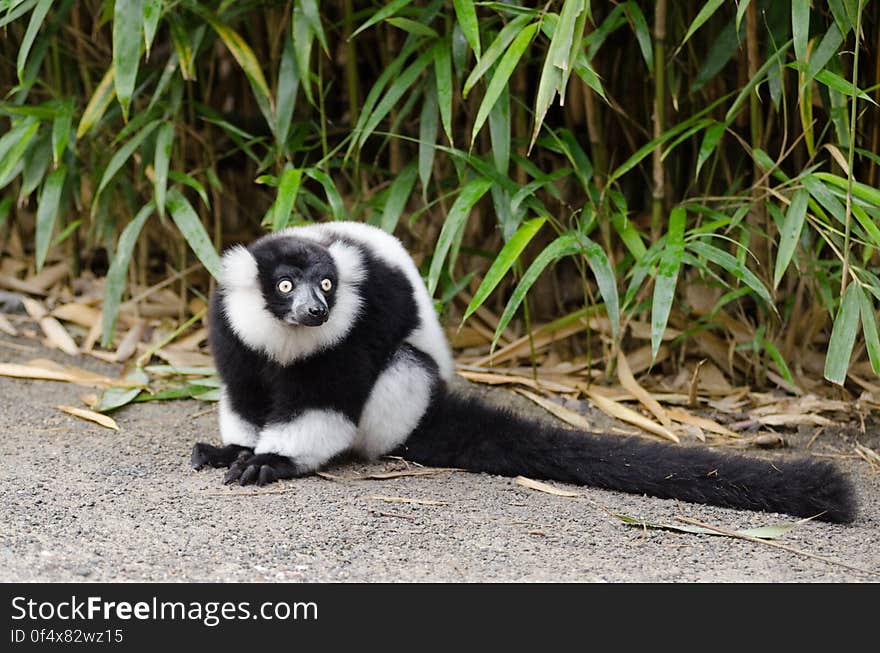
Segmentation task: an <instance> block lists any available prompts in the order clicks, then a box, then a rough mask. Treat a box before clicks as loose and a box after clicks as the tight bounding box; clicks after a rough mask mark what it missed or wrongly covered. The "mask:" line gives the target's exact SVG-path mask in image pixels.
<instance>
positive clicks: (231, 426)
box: [217, 388, 258, 447]
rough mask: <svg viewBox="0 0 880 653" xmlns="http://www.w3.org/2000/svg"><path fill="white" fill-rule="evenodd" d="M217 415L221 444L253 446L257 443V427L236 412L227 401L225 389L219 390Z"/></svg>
mask: <svg viewBox="0 0 880 653" xmlns="http://www.w3.org/2000/svg"><path fill="white" fill-rule="evenodd" d="M219 404H220V405H219V407H218V411H217V412H218V415H219V419H220V439H221V440H223V444H237V445H239V446H241V447H253V446H254V445H255V444H256V443H257V434H258V429H257V427H256V425H254V424H251V423H250V422H248V421H247V420H246V419H244V418H243V417H241V416H240V415H239V414H238V413H236V412H235V411H234V410H233V409H232V406H231V404H230V402H229V397H228V396H227V394H226V389H225V388H224V389H222V390H220V402H219Z"/></svg>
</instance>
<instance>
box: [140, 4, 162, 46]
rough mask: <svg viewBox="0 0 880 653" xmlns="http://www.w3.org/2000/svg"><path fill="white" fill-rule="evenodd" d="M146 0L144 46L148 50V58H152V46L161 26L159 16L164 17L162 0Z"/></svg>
mask: <svg viewBox="0 0 880 653" xmlns="http://www.w3.org/2000/svg"><path fill="white" fill-rule="evenodd" d="M143 1H144V48H145V49H146V51H147V59H149V58H150V48H151V47H152V46H153V39H154V38H155V37H156V30H157V29H158V28H159V18H161V17H162V0H143Z"/></svg>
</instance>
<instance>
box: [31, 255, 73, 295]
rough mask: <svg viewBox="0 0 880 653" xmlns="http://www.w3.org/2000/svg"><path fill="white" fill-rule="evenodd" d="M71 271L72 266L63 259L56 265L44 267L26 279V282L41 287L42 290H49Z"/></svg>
mask: <svg viewBox="0 0 880 653" xmlns="http://www.w3.org/2000/svg"><path fill="white" fill-rule="evenodd" d="M69 273H70V266H68V264H67V262H66V261H62V262H61V263H55V264H54V265H48V266H46V267H44V268H43V269H42V270H41V271H40V272H39V273H37V274H35V275H34V276H32V277H29V278H28V279H27V280H25V283H27V284H29V285H31V286H33V287H34V288H39V289H40V290H42V291H47V290H49V288H51V287H52V286H54V285H55V284H56V283H58V282H59V281H61V280H62V279H64V278H65V277H66V276H67V275H68V274H69Z"/></svg>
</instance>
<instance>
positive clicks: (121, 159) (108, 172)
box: [92, 120, 162, 211]
mask: <svg viewBox="0 0 880 653" xmlns="http://www.w3.org/2000/svg"><path fill="white" fill-rule="evenodd" d="M161 123H162V121H161V120H154V121H153V122H151V123H148V124H147V125H145V126H144V128H143V129H141V130H140V131H139V132H138V133H137V134H135V135H134V136H133V137H132V138H131V139H130V140H129V141H128V142H127V143H126V144H125V145H123V146H122V147H120V148H119V149H118V150H116V153H115V154H114V155H113V156H112V157H111V159H110V162H109V163H108V164H107V167H106V168H105V169H104V174H103V175H101V181H100V183H99V184H98V190H97V191H95V199H94V201H93V202H92V211H97V208H98V201H97V199H98V196H99V195H100V194H101V192H102V191H103V190H104V189H105V188H106V187H107V184H109V183H110V180H111V179H113V176H114V175H115V174H116V173H117V172H119V169H120V168H121V167H122V166H123V165H124V164H125V162H126V161H128V159H129V157H130V156H131V155H132V154H134V151H135V150H136V149H137V148H139V147H140V145H141V143H143V142H144V140H145V139H146V138H147V136H149V135H150V134H152V133H153V131H154V130H155V129H156V127H158V126H159V125H160V124H161Z"/></svg>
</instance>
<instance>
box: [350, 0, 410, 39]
mask: <svg viewBox="0 0 880 653" xmlns="http://www.w3.org/2000/svg"><path fill="white" fill-rule="evenodd" d="M410 2H412V0H394V1H393V2H389V3H388V4H387V5H385V6H384V7H382V8H381V9H380V10H379V11H377V12H376V13H374V14H373V15H372V16H370V18H369V19H367V20H366V21H365V22H364V23H363V24H362V25H361V26H360V27H358V28H357V29H356V30H355V31H354V32H353V33H352V35H351V37H350V39H353V38H354V37H355V36H357V35H358V34H360V33H361V32H363V31H364V30H365V29H368V28H370V27H372V26H373V25H375V24H376V23H378V22H380V21H383V20H385V19H386V18H389V17H391V16H393V15H394V14H396V13H397V12H398V11H400V10H401V9H403V8H404V7H406V6H407V5H408V4H409V3H410Z"/></svg>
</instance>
